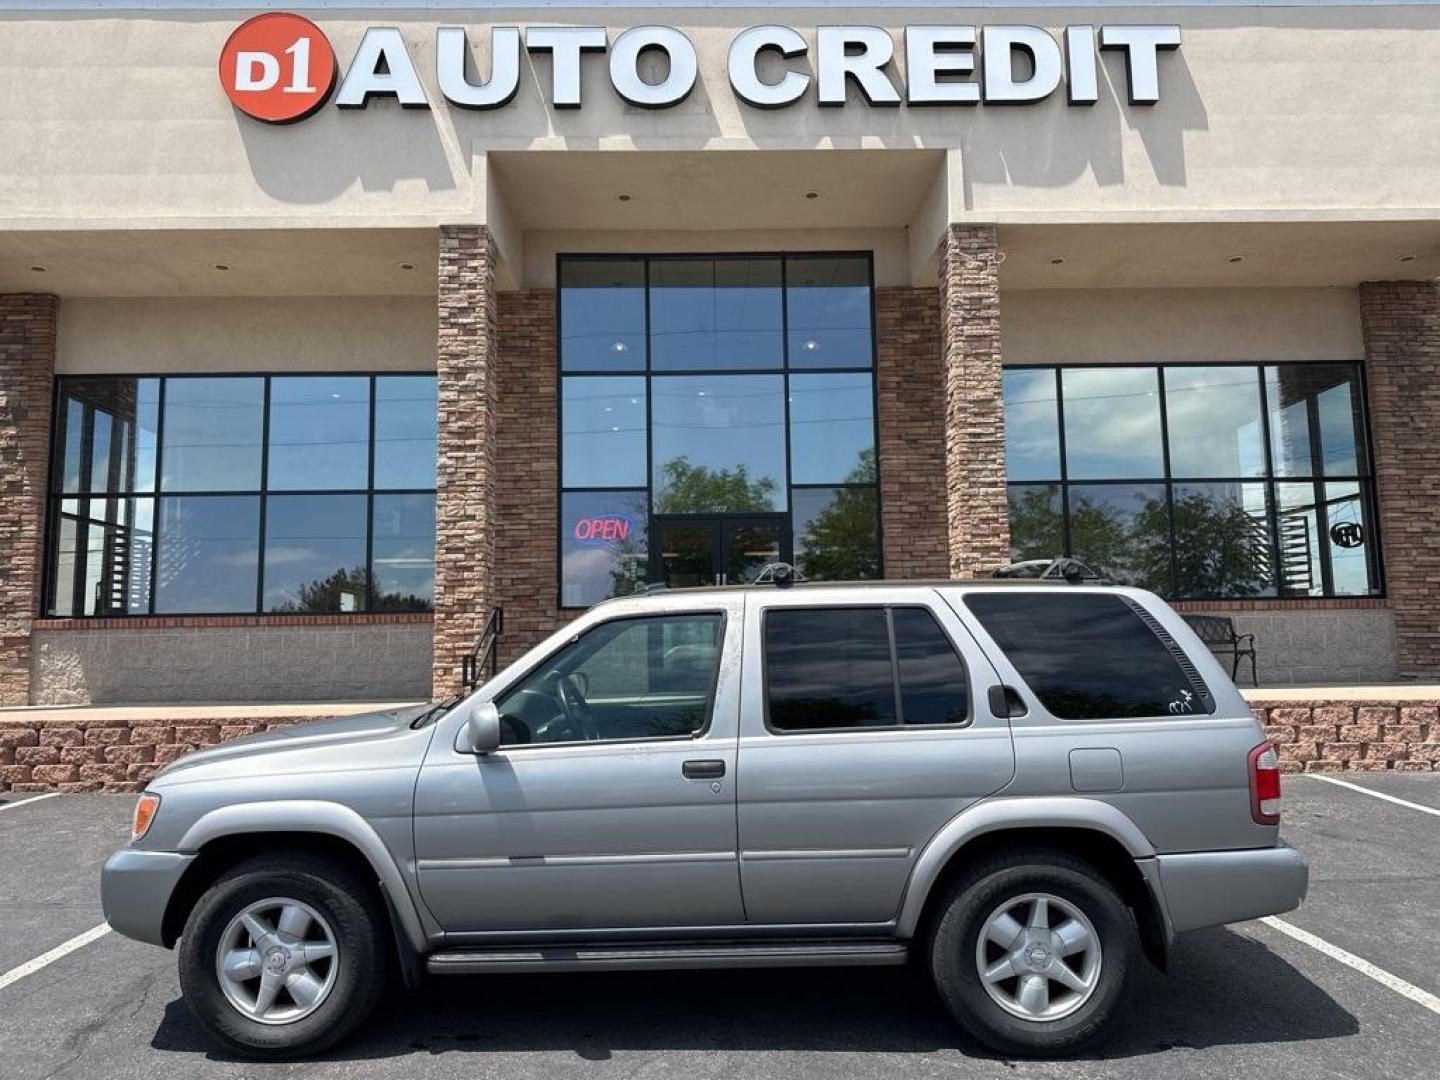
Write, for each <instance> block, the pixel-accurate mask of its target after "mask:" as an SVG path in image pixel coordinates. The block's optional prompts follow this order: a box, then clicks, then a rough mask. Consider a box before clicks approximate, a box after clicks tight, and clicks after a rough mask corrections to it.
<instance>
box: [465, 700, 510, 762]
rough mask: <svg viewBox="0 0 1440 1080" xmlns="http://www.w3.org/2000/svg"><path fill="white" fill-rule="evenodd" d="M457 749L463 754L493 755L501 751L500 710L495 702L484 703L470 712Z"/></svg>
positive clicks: (472, 708)
mask: <svg viewBox="0 0 1440 1080" xmlns="http://www.w3.org/2000/svg"><path fill="white" fill-rule="evenodd" d="M455 749H456V750H458V751H460V752H461V753H462V754H493V753H494V752H495V751H496V750H499V749H500V710H499V709H497V708H496V707H495V703H494V702H492V701H483V702H480V703H479V704H477V705H475V706H473V707H471V708H470V709H469V710H468V715H467V716H466V717H465V726H464V727H462V728H461V729H460V737H459V738H458V739H456V740H455Z"/></svg>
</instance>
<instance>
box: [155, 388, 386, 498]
mask: <svg viewBox="0 0 1440 1080" xmlns="http://www.w3.org/2000/svg"><path fill="white" fill-rule="evenodd" d="M167 441H168V440H167ZM369 456H370V380H369V379H367V378H358V377H353V376H350V377H337V378H332V377H315V376H298V377H292V378H276V379H271V380H270V457H269V460H268V462H267V464H266V468H267V470H268V473H267V486H268V487H270V488H271V489H283V488H290V489H292V490H295V489H304V488H363V487H365V485H366V483H367V482H368V477H369V475H370V461H369Z"/></svg>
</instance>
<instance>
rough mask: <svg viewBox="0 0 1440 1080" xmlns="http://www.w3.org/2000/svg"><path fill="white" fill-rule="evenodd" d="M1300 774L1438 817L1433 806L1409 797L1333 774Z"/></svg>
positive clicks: (1439, 812)
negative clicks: (1339, 778) (1362, 784)
mask: <svg viewBox="0 0 1440 1080" xmlns="http://www.w3.org/2000/svg"><path fill="white" fill-rule="evenodd" d="M1300 775H1301V776H1303V777H1305V778H1306V779H1308V780H1323V781H1324V782H1325V783H1327V784H1334V785H1335V786H1336V787H1343V788H1349V789H1350V790H1351V791H1358V792H1360V794H1362V795H1369V796H1370V797H1371V798H1373V799H1384V800H1385V801H1386V802H1389V803H1394V804H1395V805H1396V806H1403V807H1406V808H1407V809H1410V810H1419V811H1420V812H1421V813H1422V814H1434V815H1435V816H1436V817H1440V810H1437V809H1435V807H1433V806H1422V805H1420V804H1419V803H1414V802H1411V801H1410V800H1409V799H1397V798H1396V797H1395V796H1394V795H1387V794H1385V792H1383V791H1375V790H1373V789H1371V788H1368V787H1361V786H1360V785H1359V784H1352V783H1351V782H1350V781H1349V780H1337V779H1335V777H1333V776H1325V775H1324V774H1323V773H1301V774H1300Z"/></svg>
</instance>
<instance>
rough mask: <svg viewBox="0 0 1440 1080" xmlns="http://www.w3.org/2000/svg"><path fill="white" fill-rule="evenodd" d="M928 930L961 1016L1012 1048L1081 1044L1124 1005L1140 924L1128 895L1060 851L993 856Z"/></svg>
mask: <svg viewBox="0 0 1440 1080" xmlns="http://www.w3.org/2000/svg"><path fill="white" fill-rule="evenodd" d="M942 905H943V906H942V908H941V909H940V912H939V914H938V919H937V921H936V923H935V925H934V930H933V933H932V934H931V938H930V966H931V971H932V973H933V975H934V978H935V985H936V986H937V988H938V989H939V991H940V995H941V997H942V998H944V1000H945V1004H946V1005H947V1006H948V1007H949V1009H950V1011H951V1013H952V1014H953V1015H954V1016H955V1018H956V1019H957V1020H958V1021H959V1022H960V1023H961V1024H962V1025H964V1026H965V1027H966V1028H967V1029H968V1030H970V1031H971V1032H973V1033H974V1035H975V1036H976V1037H977V1038H979V1039H980V1040H981V1041H982V1042H984V1043H985V1044H986V1045H987V1046H990V1047H991V1048H992V1049H994V1050H997V1051H999V1052H1001V1053H1004V1054H1015V1055H1025V1056H1032V1055H1033V1056H1046V1055H1054V1056H1059V1055H1064V1054H1073V1053H1076V1052H1078V1051H1080V1050H1082V1049H1084V1048H1085V1047H1087V1046H1090V1045H1093V1044H1094V1043H1095V1042H1096V1041H1098V1040H1099V1039H1100V1038H1101V1037H1102V1036H1103V1035H1104V1034H1105V1033H1106V1031H1107V1029H1108V1028H1109V1026H1110V1025H1111V1024H1112V1023H1113V1022H1114V1020H1115V1019H1116V1018H1117V1017H1118V1016H1119V1014H1120V1011H1121V1007H1122V1005H1123V1002H1124V998H1125V995H1126V992H1127V990H1128V989H1129V988H1128V985H1127V984H1128V981H1129V980H1128V976H1129V972H1130V968H1131V963H1132V960H1133V958H1134V956H1135V949H1136V942H1137V940H1138V935H1137V932H1136V927H1135V917H1134V914H1133V913H1132V912H1131V910H1130V908H1129V907H1128V906H1127V905H1126V903H1125V901H1124V899H1123V898H1122V897H1121V896H1120V895H1119V894H1118V892H1117V891H1116V890H1115V888H1114V887H1113V886H1112V885H1111V884H1110V882H1109V881H1107V880H1106V878H1105V877H1104V875H1102V874H1101V873H1100V872H1099V871H1097V870H1096V869H1095V868H1094V867H1093V866H1091V865H1090V864H1088V863H1086V862H1084V861H1082V860H1080V859H1077V858H1074V857H1073V856H1071V855H1068V854H1066V853H1064V852H1059V851H1048V850H1047V851H1040V850H1035V851H1022V852H1015V853H1013V854H1010V855H1005V856H1000V857H997V858H994V859H990V860H987V861H986V862H985V863H983V864H982V865H980V866H977V867H975V868H974V869H973V870H971V871H970V872H969V873H967V874H965V875H964V876H963V877H962V878H961V879H960V880H958V881H956V882H955V883H954V884H953V885H952V886H951V889H950V891H949V893H948V894H947V896H946V898H945V899H944V900H943V901H942Z"/></svg>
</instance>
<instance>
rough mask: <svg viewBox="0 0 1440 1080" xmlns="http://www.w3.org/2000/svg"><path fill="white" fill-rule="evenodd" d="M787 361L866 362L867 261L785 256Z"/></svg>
mask: <svg viewBox="0 0 1440 1080" xmlns="http://www.w3.org/2000/svg"><path fill="white" fill-rule="evenodd" d="M785 292H786V297H785V300H786V318H787V320H788V321H787V328H788V331H789V346H790V366H791V367H792V368H796V367H811V368H815V367H827V368H829V367H869V366H870V361H871V352H872V344H871V334H870V261H869V260H868V259H866V258H864V257H862V256H855V255H839V256H830V255H827V256H809V255H806V256H800V257H795V256H792V257H790V258H788V259H786V260H785Z"/></svg>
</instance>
